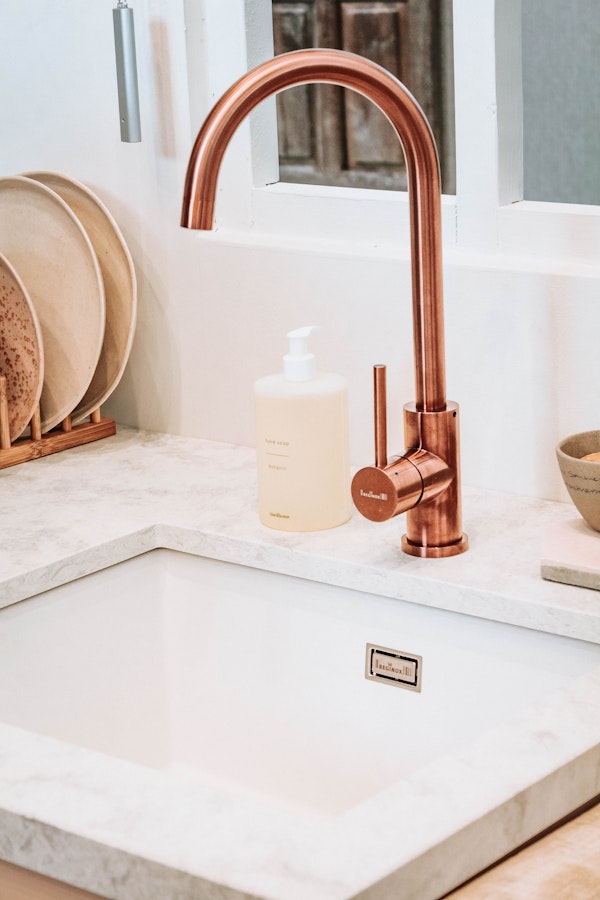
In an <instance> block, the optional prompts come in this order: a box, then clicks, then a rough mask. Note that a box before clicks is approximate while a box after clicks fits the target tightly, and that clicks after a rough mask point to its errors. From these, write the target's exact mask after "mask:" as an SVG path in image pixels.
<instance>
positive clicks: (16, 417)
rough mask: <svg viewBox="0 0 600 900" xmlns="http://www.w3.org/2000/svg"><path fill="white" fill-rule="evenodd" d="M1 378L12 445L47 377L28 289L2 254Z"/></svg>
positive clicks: (24, 424)
mask: <svg viewBox="0 0 600 900" xmlns="http://www.w3.org/2000/svg"><path fill="white" fill-rule="evenodd" d="M0 375H5V376H6V387H7V393H8V426H9V434H10V440H11V443H12V442H13V441H16V439H17V438H18V437H20V435H21V434H23V431H24V430H25V428H26V427H27V424H28V423H29V422H30V420H31V417H32V415H33V413H34V412H35V408H36V406H37V405H38V403H39V401H40V394H41V393H42V382H43V378H44V351H43V345H42V332H41V329H40V323H39V321H38V317H37V314H36V312H35V309H34V306H33V304H32V302H31V300H30V299H29V295H28V293H27V289H26V287H25V285H24V284H23V282H22V281H21V279H20V278H19V275H18V274H17V272H16V271H15V269H14V268H13V267H12V266H11V264H10V262H9V261H8V259H7V258H6V257H5V256H3V255H2V254H1V253H0Z"/></svg>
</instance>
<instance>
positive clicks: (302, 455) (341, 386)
mask: <svg viewBox="0 0 600 900" xmlns="http://www.w3.org/2000/svg"><path fill="white" fill-rule="evenodd" d="M316 330H317V329H316V327H315V326H308V327H306V328H298V329H297V330H295V331H290V332H289V334H288V335H287V337H288V339H289V352H288V353H287V355H286V356H284V357H283V373H282V374H278V375H268V376H267V377H266V378H259V380H258V381H256V382H255V385H254V408H255V419H256V453H257V465H258V506H259V515H260V521H261V522H262V523H263V525H268V526H269V527H270V528H277V529H279V530H281V531H320V530H321V529H325V528H333V527H335V526H336V525H341V524H342V523H343V522H346V521H347V520H348V519H349V518H350V514H351V505H350V498H351V494H350V454H349V447H348V391H347V384H346V379H345V378H343V377H342V376H341V375H333V374H328V373H324V372H317V368H316V362H315V357H314V355H313V354H312V353H309V351H308V338H309V336H310V335H311V334H312V333H313V331H316Z"/></svg>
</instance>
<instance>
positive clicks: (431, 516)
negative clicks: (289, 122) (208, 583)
mask: <svg viewBox="0 0 600 900" xmlns="http://www.w3.org/2000/svg"><path fill="white" fill-rule="evenodd" d="M312 82H326V83H330V84H337V85H341V86H342V87H347V88H351V89H352V90H354V91H357V92H358V93H360V94H362V95H363V96H365V97H367V99H369V100H371V101H373V103H375V105H376V106H378V107H379V109H380V110H381V111H382V112H383V113H384V115H385V116H387V118H388V119H389V121H390V122H391V124H392V126H393V128H394V130H395V131H396V134H397V135H398V138H399V140H400V143H401V145H402V149H403V151H404V157H405V161H406V171H407V178H408V194H409V205H410V234H411V251H412V254H411V255H412V296H413V338H414V348H415V387H416V400H415V403H414V404H407V405H406V406H405V413H404V415H405V436H406V442H407V448H408V449H407V450H406V452H405V455H404V456H403V457H402V458H400V459H398V458H395V459H394V461H393V462H392V463H390V464H389V465H386V464H385V461H384V462H382V460H384V457H385V456H386V454H385V452H384V451H383V450H382V448H381V447H380V446H379V447H378V457H377V459H378V462H377V463H376V465H375V466H370V467H368V468H366V469H361V470H360V471H359V472H358V473H357V474H356V475H355V477H354V481H353V485H352V495H353V497H354V502H355V504H356V506H357V507H358V509H359V511H360V512H361V513H362V514H363V515H365V516H366V517H367V518H370V519H374V520H376V521H381V520H382V519H385V518H389V517H390V516H392V515H397V514H398V513H400V512H405V511H408V514H407V519H406V521H407V531H406V535H405V536H404V538H403V544H402V546H403V549H404V550H405V552H406V553H409V554H411V555H413V556H432V557H439V556H453V555H456V554H457V553H462V552H463V551H464V550H466V548H467V539H466V536H465V535H463V534H462V530H461V513H460V484H459V482H460V475H459V463H458V418H457V417H458V407H457V406H456V404H454V403H447V402H446V376H445V354H444V316H443V294H442V240H441V209H440V207H441V202H440V199H441V188H440V170H439V163H438V158H437V151H436V147H435V142H434V139H433V135H432V133H431V129H430V127H429V123H428V122H427V119H426V118H425V116H424V114H423V112H422V110H421V108H420V107H419V105H418V103H417V102H416V100H415V99H414V97H412V95H411V94H410V93H409V92H408V91H407V89H406V88H405V87H404V85H403V84H402V83H401V82H400V81H398V79H397V78H395V77H394V76H393V75H391V74H390V73H389V72H387V71H386V70H385V69H382V68H381V66H378V65H376V63H373V62H371V61H370V60H368V59H364V58H363V57H361V56H356V55H355V54H353V53H347V52H345V51H342V50H321V49H313V50H297V51H295V52H293V53H285V54H282V55H281V56H276V57H275V58H274V59H270V60H268V61H267V62H265V63H262V65H260V66H257V67H256V68H255V69H253V70H252V71H251V72H248V74H247V75H244V76H243V77H242V78H240V79H239V81H237V82H236V83H235V84H234V85H233V86H232V87H231V88H230V89H229V90H228V91H227V92H226V93H225V94H224V95H223V97H222V98H221V99H220V100H219V102H218V103H217V104H216V106H215V107H214V108H213V110H212V111H211V112H210V113H209V115H208V118H207V119H206V121H205V123H204V125H203V126H202V128H201V129H200V132H199V134H198V137H197V139H196V142H195V144H194V147H193V150H192V153H191V156H190V161H189V164H188V170H187V175H186V180H185V190H184V199H183V210H182V216H181V224H182V226H184V227H186V228H200V229H204V230H210V229H211V228H212V225H213V215H214V206H215V195H216V188H217V178H218V175H219V169H220V166H221V162H222V159H223V155H224V153H225V150H226V149H227V145H228V144H229V141H230V140H231V138H232V136H233V134H234V132H235V131H236V129H237V127H238V126H239V125H240V123H241V122H242V121H243V120H244V119H245V118H246V116H247V115H248V114H249V113H250V112H251V111H252V110H253V109H254V108H255V107H256V106H257V105H258V104H259V103H260V102H261V101H262V100H265V99H266V98H267V97H270V96H272V95H273V94H277V93H279V92H280V91H283V90H285V89H286V88H289V87H293V86H294V85H298V84H309V83H312ZM378 416H379V421H378V423H376V428H377V429H378V430H379V433H380V434H381V433H383V431H384V428H383V426H382V420H381V416H382V413H381V410H380V411H379V414H378ZM379 443H381V441H379Z"/></svg>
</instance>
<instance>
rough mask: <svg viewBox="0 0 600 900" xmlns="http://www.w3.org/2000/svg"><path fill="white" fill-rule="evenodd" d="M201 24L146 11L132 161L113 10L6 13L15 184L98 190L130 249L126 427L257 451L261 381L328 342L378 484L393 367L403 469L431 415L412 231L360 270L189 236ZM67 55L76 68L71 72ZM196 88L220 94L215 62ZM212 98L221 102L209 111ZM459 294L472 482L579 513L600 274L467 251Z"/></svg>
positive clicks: (70, 6) (467, 476) (300, 248)
mask: <svg viewBox="0 0 600 900" xmlns="http://www.w3.org/2000/svg"><path fill="white" fill-rule="evenodd" d="M92 6H93V8H92ZM183 6H184V4H181V3H179V2H175V0H156V2H154V3H152V4H150V6H149V8H147V6H146V4H138V5H137V7H136V10H135V14H136V32H137V48H138V68H139V73H138V74H139V80H140V92H141V107H142V135H143V140H142V143H141V144H134V145H128V144H121V143H120V141H119V128H118V118H117V105H116V84H115V74H114V48H113V36H112V20H111V13H110V10H111V3H110V2H108V0H105V2H103V3H96V4H93V5H91V4H81V3H79V2H78V0H69V2H65V3H63V4H62V7H63V8H62V14H61V15H59V14H57V13H56V10H55V8H54V6H52V5H50V4H48V3H46V2H43V0H33V2H32V3H30V4H28V6H27V9H26V10H23V9H21V8H20V6H19V8H17V6H16V5H14V4H12V5H11V4H6V5H4V6H3V8H2V11H1V12H0V25H1V26H2V30H3V32H4V33H6V34H10V35H11V40H10V41H9V42H7V48H6V50H7V52H6V53H4V54H3V56H2V59H0V78H1V79H2V83H3V84H6V85H8V87H9V90H8V91H7V94H6V97H7V105H6V109H5V117H6V120H7V121H10V122H11V128H10V129H5V133H4V134H3V146H2V155H1V157H0V174H2V175H6V174H13V173H16V172H20V171H24V170H27V169H32V168H38V169H40V168H42V169H55V170H58V171H63V172H65V173H67V174H69V175H71V176H73V177H75V178H77V179H79V180H81V181H82V182H84V183H86V184H88V185H89V186H90V187H91V188H92V190H94V191H96V192H97V193H98V194H99V196H100V197H101V198H102V200H103V201H104V202H105V203H106V204H107V206H108V207H109V208H110V209H111V211H112V213H113V215H114V216H115V218H116V219H117V221H118V223H119V225H120V226H121V228H122V230H123V232H124V235H125V237H126V239H127V241H128V243H129V246H130V249H131V252H132V255H133V257H134V261H135V264H136V269H137V273H138V279H139V286H140V296H139V324H138V331H137V337H136V340H135V345H134V349H133V353H132V357H131V361H130V364H129V368H128V370H127V372H126V375H125V377H124V379H123V381H122V383H121V385H120V387H119V388H118V390H117V393H116V394H115V396H114V398H113V399H112V400H111V401H110V402H109V404H108V405H107V407H106V411H107V413H109V414H111V415H114V416H116V417H117V418H118V419H119V421H121V422H123V423H126V424H132V425H136V426H139V427H143V428H148V429H152V430H158V431H164V432H171V433H174V434H181V435H189V436H198V437H205V438H208V439H211V440H218V441H232V442H236V443H242V444H246V445H251V444H252V443H253V441H254V431H253V423H252V406H251V389H252V383H253V381H254V380H255V379H256V378H258V377H259V376H262V375H265V374H269V373H271V372H273V371H277V370H278V369H279V367H280V360H281V356H282V354H283V352H284V351H285V342H284V335H285V333H286V332H287V331H288V330H290V329H291V328H294V327H298V326H300V325H303V324H307V323H312V322H316V323H319V324H320V325H321V332H320V335H319V337H318V340H317V341H316V342H315V344H316V346H315V349H316V351H317V352H318V357H319V360H320V361H321V363H322V365H323V368H325V369H329V370H330V371H335V372H340V373H343V374H344V375H345V376H346V377H347V378H348V381H349V386H350V417H351V424H350V428H351V454H352V461H353V463H354V464H356V465H361V464H367V463H369V462H370V461H371V458H372V447H371V434H372V424H371V394H372V390H371V377H372V376H371V366H372V365H373V364H374V363H382V362H383V363H387V365H388V367H389V377H388V385H389V388H388V390H389V403H390V424H389V430H390V447H391V449H400V447H401V444H402V436H401V407H402V404H403V403H404V402H407V401H410V400H412V399H413V398H414V388H413V360H412V322H411V313H410V283H409V271H410V270H409V264H408V260H407V255H406V251H405V250H402V248H401V247H400V242H401V241H404V243H406V235H405V234H404V231H403V226H402V224H401V223H400V222H399V223H398V242H399V245H398V249H397V251H396V250H395V249H394V248H393V247H392V250H391V251H390V247H389V246H387V245H386V247H381V246H379V247H378V246H373V244H374V241H373V240H372V238H370V237H369V235H367V234H366V235H365V236H364V243H360V244H359V250H360V252H357V248H356V246H354V247H352V248H350V250H348V248H346V249H345V250H344V248H340V247H339V246H334V245H333V244H332V245H331V246H330V247H316V246H314V245H311V243H310V242H300V241H299V242H298V244H297V246H290V245H289V243H288V244H287V245H285V244H284V243H283V242H279V246H278V241H279V239H278V236H277V235H273V236H272V240H271V238H270V237H269V236H268V235H263V236H262V237H261V239H260V240H258V241H255V242H254V244H253V245H250V244H249V243H248V242H246V243H244V241H245V238H244V237H243V235H242V234H241V232H233V231H230V232H228V231H227V229H226V228H224V227H221V228H220V230H219V231H218V232H217V233H215V234H206V235H199V234H195V233H189V232H185V231H183V230H182V229H180V228H179V226H178V220H179V207H180V200H181V192H182V183H183V175H184V171H185V166H186V163H187V157H188V153H189V150H190V147H191V142H192V130H191V127H190V113H189V102H188V101H189V91H188V87H189V85H188V69H187V66H186V48H185V37H184V28H183V24H184V23H183ZM67 26H68V27H67ZM67 33H68V34H69V39H68V42H67V44H66V45H65V43H64V41H65V35H66V34H67ZM55 46H61V47H62V48H63V49H62V50H61V54H59V57H60V59H59V60H58V61H59V62H60V65H55V63H56V59H55V57H56V54H55V53H54V52H53V51H51V49H50V48H52V47H55ZM50 54H52V59H53V64H52V66H50V65H49V64H48V59H49V55H50ZM196 69H200V72H198V71H196V72H195V73H194V78H200V79H201V78H202V65H201V64H198V60H196ZM214 80H215V79H214V78H212V79H211V85H213V86H214ZM207 85H208V80H207ZM13 88H14V89H13ZM211 90H212V88H211V89H210V90H209V87H208V86H205V85H204V84H202V85H201V88H200V89H199V93H202V92H204V93H205V94H206V95H208V94H210V93H211ZM212 99H214V98H213V97H212V96H206V97H205V98H204V100H203V101H202V98H200V103H202V102H204V103H205V105H206V106H208V103H209V102H211V101H212ZM197 105H198V100H197V99H196V106H197ZM230 169H231V167H230ZM223 177H224V178H225V179H229V180H230V181H231V179H233V180H234V181H235V179H236V178H237V177H240V178H241V177H242V176H241V175H240V174H239V173H237V172H231V170H228V171H227V172H224V173H223ZM390 232H391V233H394V234H395V232H394V229H393V226H392V227H391V228H390ZM308 237H309V236H308ZM445 286H446V344H447V373H448V397H449V398H450V399H452V400H455V401H457V402H458V403H459V404H460V408H461V416H462V458H463V480H464V482H465V483H467V484H471V485H474V486H479V487H484V488H491V489H496V490H505V491H510V492H516V493H522V494H527V495H532V496H538V497H544V498H552V499H566V495H565V493H564V491H563V488H562V484H561V480H560V476H559V473H558V469H557V466H556V464H555V460H554V445H555V444H556V443H557V442H558V440H559V439H560V438H562V437H564V436H565V435H567V434H569V433H572V432H576V431H579V430H587V429H589V428H595V427H597V426H598V421H599V416H600V394H599V390H598V386H599V385H600V354H598V349H597V336H598V334H600V302H599V301H598V297H599V294H600V291H599V288H600V275H599V270H598V267H590V266H587V267H585V266H581V267H579V268H577V269H575V268H573V267H571V268H569V267H568V266H567V265H566V264H565V265H562V264H561V262H560V260H559V259H556V258H554V257H553V258H552V259H547V260H545V261H543V260H539V259H538V260H537V261H535V260H532V261H526V260H524V259H522V258H520V257H517V256H513V257H511V258H506V257H499V256H497V255H493V254H492V255H489V256H487V257H486V256H484V255H482V254H481V253H478V254H468V253H466V252H464V251H459V250H455V249H452V248H450V249H449V250H447V251H446V253H445Z"/></svg>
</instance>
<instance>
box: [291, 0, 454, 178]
mask: <svg viewBox="0 0 600 900" xmlns="http://www.w3.org/2000/svg"><path fill="white" fill-rule="evenodd" d="M450 9H451V0H273V29H274V40H275V53H276V54H279V53H285V52H287V51H289V50H298V49H301V48H305V47H335V48H340V49H343V50H350V51H351V52H353V53H358V54H360V55H361V56H366V57H368V58H369V59H372V60H373V61H374V62H377V63H379V64H380V65H382V66H383V67H384V68H386V69H388V70H389V71H390V72H392V73H393V74H394V75H396V76H397V77H398V78H399V79H400V81H402V82H403V83H404V84H405V85H406V86H407V88H408V89H409V90H410V91H411V93H412V94H414V96H415V97H416V99H417V100H418V102H419V104H420V105H421V107H422V108H423V110H424V112H425V114H426V116H427V118H428V119H429V122H430V123H431V127H432V129H433V132H434V135H435V138H436V143H437V145H438V151H439V153H440V159H441V164H442V182H443V187H444V191H445V192H446V193H454V190H455V188H454V124H453V90H452V88H453V85H452V25H451V12H450ZM277 115H278V123H279V161H280V178H281V181H294V182H301V183H305V184H334V185H344V186H349V187H373V188H388V189H405V188H406V173H405V170H404V158H403V155H402V150H401V147H400V143H399V141H398V139H397V137H396V135H395V133H394V132H393V130H392V127H391V125H390V124H389V122H388V121H387V119H386V118H385V116H383V114H382V113H381V112H380V111H379V110H378V109H377V107H376V106H375V105H374V104H373V103H371V102H370V101H369V100H366V99H365V98H363V97H361V96H360V95H359V94H357V93H356V92H354V91H350V90H343V89H342V88H338V87H335V86H333V85H302V86H299V87H295V88H290V89H288V90H287V91H284V92H283V93H282V94H279V95H278V97H277Z"/></svg>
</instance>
